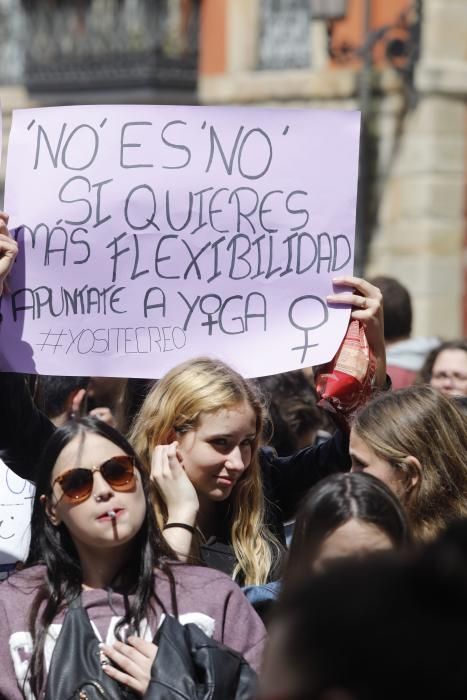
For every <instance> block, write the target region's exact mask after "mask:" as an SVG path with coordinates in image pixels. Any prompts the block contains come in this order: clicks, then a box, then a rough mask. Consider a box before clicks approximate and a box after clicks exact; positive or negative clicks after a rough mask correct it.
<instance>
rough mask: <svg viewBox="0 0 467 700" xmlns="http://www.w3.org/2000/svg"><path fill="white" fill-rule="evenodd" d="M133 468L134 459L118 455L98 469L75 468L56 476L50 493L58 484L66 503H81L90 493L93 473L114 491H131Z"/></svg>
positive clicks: (133, 476)
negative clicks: (100, 475)
mask: <svg viewBox="0 0 467 700" xmlns="http://www.w3.org/2000/svg"><path fill="white" fill-rule="evenodd" d="M135 466H136V459H135V457H130V455H118V456H116V457H111V458H110V459H107V460H106V461H105V462H103V463H102V464H101V465H100V466H98V467H91V468H90V469H85V468H84V467H75V468H74V469H69V470H68V471H66V472H64V473H63V474H60V476H57V478H56V479H54V481H53V483H52V486H51V491H52V490H53V487H54V486H55V484H59V485H60V487H61V489H62V491H63V496H64V498H65V500H66V501H68V503H82V502H83V501H85V500H86V499H87V498H89V496H90V495H91V493H92V489H93V485H94V472H100V474H102V476H103V477H104V479H105V480H106V481H107V483H108V484H109V485H110V486H111V487H112V488H113V489H115V490H116V491H131V490H132V489H133V488H134V486H135V483H136V479H135Z"/></svg>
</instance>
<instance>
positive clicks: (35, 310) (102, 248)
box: [0, 105, 360, 377]
mask: <svg viewBox="0 0 467 700" xmlns="http://www.w3.org/2000/svg"><path fill="white" fill-rule="evenodd" d="M359 128H360V118H359V114H358V113H357V112H333V111H313V110H303V109H301V110H289V109H264V108H261V109H257V108H243V107H242V108H220V107H180V106H177V107H174V106H157V107H156V106H141V105H140V106H128V105H125V106H86V107H61V108H43V109H30V110H18V111H16V112H14V114H13V120H12V127H11V132H10V137H9V145H8V161H7V173H6V185H5V209H6V211H7V212H8V213H9V214H10V228H11V230H12V231H13V235H14V236H15V238H16V239H17V241H18V244H19V249H20V252H19V255H18V258H17V260H16V262H15V265H14V269H13V273H12V274H11V276H10V280H9V285H8V287H9V290H8V292H7V293H6V294H5V295H4V297H3V299H2V309H1V310H2V314H3V323H2V338H1V343H0V369H1V370H3V371H12V370H13V371H21V372H38V373H41V374H64V375H66V374H73V375H81V374H82V375H100V376H125V377H126V376H138V377H159V376H161V375H162V374H163V373H164V372H165V371H167V370H168V369H170V368H171V367H173V366H174V365H175V364H177V363H178V362H180V361H183V360H185V359H188V358H191V357H195V356H199V355H209V356H215V357H220V358H222V359H224V360H225V361H226V362H228V363H230V364H232V365H233V366H235V367H236V368H237V369H238V370H239V371H241V372H242V373H243V374H244V375H245V376H260V375H265V374H273V373H276V372H282V371H287V370H291V369H296V368H299V367H305V366H309V365H314V364H319V363H322V362H325V361H327V360H329V359H330V358H331V357H332V356H333V354H334V353H335V352H336V350H337V348H338V346H339V344H340V342H341V340H342V337H343V335H344V332H345V329H346V326H347V322H348V318H349V311H348V309H347V310H345V309H342V308H339V307H337V306H335V307H332V306H328V304H327V303H326V295H327V294H330V293H332V292H333V291H336V288H335V287H333V283H332V278H333V277H336V276H339V275H343V274H351V272H352V269H353V250H354V227H355V210H356V199H357V175H358V142H359Z"/></svg>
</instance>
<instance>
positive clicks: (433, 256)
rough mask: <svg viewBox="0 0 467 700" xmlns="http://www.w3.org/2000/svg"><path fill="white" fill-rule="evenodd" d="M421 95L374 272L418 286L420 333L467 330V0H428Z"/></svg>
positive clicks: (391, 191)
mask: <svg viewBox="0 0 467 700" xmlns="http://www.w3.org/2000/svg"><path fill="white" fill-rule="evenodd" d="M423 13H424V14H423V32H422V45H421V49H422V53H421V60H420V63H419V65H418V68H417V72H416V76H415V86H416V89H417V94H418V100H417V104H416V106H415V108H414V109H413V110H412V111H410V112H408V113H407V114H406V115H405V117H404V118H403V122H402V129H401V132H402V133H401V139H400V143H399V147H398V150H397V153H396V154H395V158H394V162H393V164H392V167H391V169H390V171H389V173H388V180H387V183H386V186H385V188H384V192H383V197H382V202H381V207H380V210H379V220H378V226H377V229H376V231H375V232H374V235H373V241H372V246H371V258H370V264H369V267H368V272H369V274H375V273H388V272H390V274H392V275H394V276H397V277H398V278H399V279H400V280H401V281H402V282H404V283H405V284H406V285H407V286H408V288H409V289H410V291H411V292H412V294H413V297H414V301H415V328H414V332H415V333H417V334H424V335H425V334H438V335H441V336H443V337H446V338H449V337H454V336H458V335H461V334H462V333H463V332H466V330H467V328H466V327H465V326H464V321H465V320H466V319H465V313H466V307H465V301H464V299H463V295H464V292H465V287H464V284H465V269H466V260H465V252H464V251H465V248H464V233H465V204H466V203H465V196H466V190H465V184H466V159H465V149H466V117H467V111H466V97H467V60H466V59H467V54H466V40H465V37H466V27H467V2H466V0H425V2H424V6H423Z"/></svg>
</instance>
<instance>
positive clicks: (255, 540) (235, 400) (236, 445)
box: [130, 277, 386, 585]
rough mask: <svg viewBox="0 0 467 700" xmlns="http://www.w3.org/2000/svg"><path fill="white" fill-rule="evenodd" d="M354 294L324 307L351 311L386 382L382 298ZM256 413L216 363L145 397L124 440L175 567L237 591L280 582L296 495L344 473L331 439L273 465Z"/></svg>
mask: <svg viewBox="0 0 467 700" xmlns="http://www.w3.org/2000/svg"><path fill="white" fill-rule="evenodd" d="M339 284H345V285H348V286H350V287H353V288H354V289H355V291H351V292H348V293H341V294H338V295H334V296H333V297H330V298H329V299H328V300H329V301H330V302H332V303H350V304H353V305H354V306H355V309H354V311H353V312H352V317H353V318H359V319H363V320H364V321H365V323H366V327H367V336H368V338H369V342H370V343H371V345H372V347H373V350H374V352H375V355H376V357H377V360H378V371H377V384H378V385H379V386H382V385H383V384H384V382H385V380H386V373H385V356H384V342H383V340H382V320H381V316H382V305H381V295H380V293H379V290H378V289H377V288H376V287H373V286H372V285H370V284H369V283H367V282H365V281H364V280H360V279H357V278H354V277H349V278H342V279H339ZM263 420H264V416H263V406H262V402H261V400H260V398H259V396H258V394H257V392H256V389H255V388H254V385H253V384H252V383H251V382H249V381H247V380H245V379H243V377H241V376H240V375H239V374H238V373H237V372H235V371H234V370H233V369H232V368H230V367H228V366H227V365H225V364H224V363H222V362H220V361H218V360H212V359H209V358H198V359H195V360H191V361H188V362H185V363H183V364H181V365H179V366H177V367H175V368H174V369H173V370H171V371H170V372H169V373H168V374H167V375H165V377H163V378H162V379H161V380H160V381H159V382H158V383H157V384H156V385H155V387H153V389H152V390H151V391H150V393H149V394H148V396H147V397H146V400H145V402H144V404H143V406H142V408H141V410H140V413H139V414H138V416H137V417H136V420H135V422H134V425H133V428H132V430H131V434H130V441H131V442H132V444H133V446H134V448H135V450H136V452H137V453H138V454H139V455H140V457H141V459H142V461H143V464H145V466H146V468H147V469H148V470H150V472H151V475H152V479H153V483H154V485H155V493H154V503H155V508H156V515H157V518H158V521H159V525H160V527H161V528H162V529H163V531H164V535H165V537H166V539H167V541H168V542H169V544H170V545H171V546H172V548H173V549H174V550H175V551H176V552H178V554H179V556H180V557H181V558H182V559H188V560H190V561H198V560H199V558H201V559H202V560H203V561H204V562H205V563H207V564H208V565H210V566H213V567H215V568H219V569H221V570H223V571H225V572H227V573H229V574H231V575H233V577H234V578H235V579H236V580H237V581H238V582H239V583H242V584H245V585H254V584H262V583H265V582H267V581H269V580H272V579H274V578H277V577H278V576H279V573H280V568H281V562H282V552H283V544H284V532H283V526H282V523H283V522H284V521H285V520H286V519H287V518H289V517H291V516H293V515H294V513H295V509H296V507H297V505H298V503H299V501H300V499H301V498H302V496H303V494H304V493H305V492H306V490H307V489H309V488H310V487H311V486H313V485H314V484H315V483H316V482H317V481H318V480H319V479H320V478H322V477H323V476H326V475H327V474H329V473H332V472H335V471H343V470H346V469H348V468H349V466H350V465H349V460H348V443H347V439H346V437H345V436H344V435H343V434H342V433H340V432H338V433H337V434H336V436H335V437H334V438H332V439H330V440H328V441H327V442H326V443H324V444H323V445H320V446H319V447H316V448H315V447H308V448H305V449H303V450H301V451H300V452H298V453H296V454H295V455H293V456H292V457H286V458H278V457H276V456H275V455H274V454H273V453H272V452H271V451H269V452H268V451H267V450H264V449H262V448H260V444H259V442H260V436H261V434H262V427H263Z"/></svg>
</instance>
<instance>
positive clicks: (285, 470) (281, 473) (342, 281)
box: [261, 276, 387, 520]
mask: <svg viewBox="0 0 467 700" xmlns="http://www.w3.org/2000/svg"><path fill="white" fill-rule="evenodd" d="M333 282H334V283H335V284H336V285H339V286H345V287H350V288H351V289H350V291H348V292H340V293H337V294H332V295H330V296H328V297H327V301H328V303H329V304H333V305H334V304H339V305H340V304H351V305H352V312H351V318H352V320H354V319H356V320H359V321H361V322H362V323H363V324H364V325H365V332H366V336H367V339H368V343H369V345H370V347H371V349H372V351H373V354H374V356H375V359H376V375H375V382H374V386H375V388H378V389H385V388H387V376H386V351H385V344H384V322H383V297H382V294H381V292H380V290H379V289H378V288H377V287H375V286H373V285H372V284H370V283H369V282H367V281H366V280H364V279H361V278H359V277H352V276H348V277H337V278H335V279H334V280H333ZM261 461H262V465H263V473H264V477H265V479H264V480H265V486H266V490H267V494H266V495H267V497H268V499H269V500H270V501H271V502H272V503H273V504H275V505H276V506H277V509H276V511H278V512H279V513H280V514H281V516H282V518H283V519H284V520H287V519H289V518H291V517H293V515H294V514H295V510H296V508H297V506H298V504H299V502H300V500H301V498H302V497H303V495H304V494H305V493H306V491H307V490H308V489H310V488H311V487H312V486H314V485H315V484H316V483H317V482H318V481H319V480H320V479H322V478H323V477H325V476H328V475H329V474H333V473H335V472H339V471H347V470H348V469H350V458H349V455H348V435H347V433H346V432H345V431H343V430H337V432H336V433H335V434H334V436H333V437H332V438H329V440H326V441H325V442H324V443H322V444H321V445H319V446H317V447H315V446H311V447H307V448H305V449H303V450H300V451H299V452H296V453H295V454H293V455H291V456H290V457H275V456H273V455H271V454H270V453H268V452H267V451H265V452H263V454H262V458H261ZM276 517H277V516H276Z"/></svg>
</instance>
